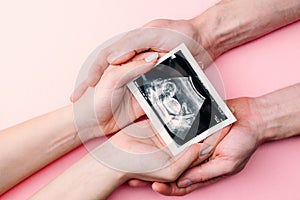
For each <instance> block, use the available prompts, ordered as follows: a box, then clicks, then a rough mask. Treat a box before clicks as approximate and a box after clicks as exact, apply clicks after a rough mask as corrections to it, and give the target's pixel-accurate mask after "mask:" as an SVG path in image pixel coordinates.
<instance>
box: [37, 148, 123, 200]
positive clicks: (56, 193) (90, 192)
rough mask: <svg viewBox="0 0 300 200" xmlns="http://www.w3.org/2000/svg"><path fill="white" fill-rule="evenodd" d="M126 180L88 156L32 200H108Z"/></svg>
mask: <svg viewBox="0 0 300 200" xmlns="http://www.w3.org/2000/svg"><path fill="white" fill-rule="evenodd" d="M125 180H126V176H125V174H124V173H121V172H117V171H115V170H113V169H110V168H108V167H106V166H104V165H102V164H101V163H100V162H99V161H97V160H96V159H95V158H93V157H92V155H91V154H88V155H86V156H85V157H84V158H82V159H81V160H80V161H78V162H77V163H76V164H75V165H73V166H72V167H71V168H69V169H68V170H66V171H65V172H64V173H63V174H61V175H60V176H59V177H57V178H56V179H55V180H54V181H52V182H51V183H50V184H48V185H47V186H46V187H44V188H43V189H42V190H40V191H39V192H38V193H36V194H35V195H34V196H33V197H31V200H44V199H64V200H69V199H70V200H77V199H78V200H81V199H85V200H93V199H106V198H107V197H108V196H109V195H110V194H111V193H112V192H113V191H114V190H115V189H116V188H117V187H118V186H119V185H120V184H122V183H123V182H124V181H125Z"/></svg>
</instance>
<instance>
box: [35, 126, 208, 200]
mask: <svg viewBox="0 0 300 200" xmlns="http://www.w3.org/2000/svg"><path fill="white" fill-rule="evenodd" d="M131 126H134V127H133V128H131ZM133 130H134V131H133ZM128 131H129V132H130V135H129V134H128V133H126V132H128ZM141 134H143V135H144V136H147V137H144V138H143V139H142V138H140V137H139V136H140V135H141ZM105 146H106V147H105ZM203 146H204V145H203V144H200V143H198V144H194V145H192V146H190V147H189V148H188V149H186V150H185V151H184V152H182V153H181V154H179V155H178V156H176V157H173V156H172V155H171V154H170V152H168V151H165V150H163V147H164V145H163V144H162V143H161V142H160V140H159V138H158V136H157V135H156V133H154V131H153V130H152V128H151V126H150V122H149V120H145V121H140V122H137V123H136V124H134V125H130V126H129V127H126V128H124V129H123V130H121V131H120V132H118V133H116V134H115V135H113V136H112V137H111V138H110V139H109V140H108V141H106V143H105V144H102V146H100V147H98V148H96V149H95V150H93V152H91V153H90V154H88V155H86V156H85V157H84V158H83V159H81V160H80V161H78V162H77V163H76V164H75V165H73V166H72V167H71V168H69V169H68V170H66V171H65V172H64V173H63V174H61V175H60V176H59V177H57V178H56V179H55V180H53V181H52V182H51V183H50V184H48V185H47V186H45V187H44V188H43V189H42V190H40V191H39V192H37V193H36V194H35V195H33V196H32V197H31V198H30V199H35V200H36V199H66V200H67V199H70V200H76V199H78V200H81V199H86V200H89V199H106V198H107V197H108V196H109V195H110V194H111V193H112V192H113V191H114V190H115V189H116V188H117V187H118V186H119V185H121V184H122V183H124V182H125V181H127V180H129V179H131V178H139V179H142V180H148V181H155V180H157V181H161V182H169V181H174V180H176V179H177V178H178V177H179V175H180V174H181V173H182V172H183V171H184V170H185V169H186V168H187V167H188V166H190V165H191V164H192V163H193V162H195V161H197V159H199V158H200V157H201V154H200V150H201V149H202V147H203ZM115 147H117V148H119V150H121V151H124V152H129V154H131V156H130V158H129V156H128V157H126V158H125V157H122V156H120V155H116V154H115V153H114V155H111V156H113V157H114V158H113V161H114V162H115V164H119V165H122V167H121V166H120V168H119V169H120V170H118V169H113V168H114V166H112V167H110V166H109V164H108V163H105V161H103V160H101V158H100V160H97V156H99V157H101V155H103V154H104V155H110V152H112V150H113V148H115ZM154 152H155V153H154ZM141 156H142V157H143V158H142V157H141ZM98 159H99V158H98ZM141 159H142V161H141ZM141 162H142V165H141ZM103 163H105V164H103ZM137 163H140V164H137ZM153 163H156V164H157V163H159V165H160V167H159V168H157V169H154V168H153V169H152V170H151V171H146V170H144V169H143V168H144V167H145V166H148V165H152V164H153ZM126 169H130V170H126ZM67 191H70V192H67Z"/></svg>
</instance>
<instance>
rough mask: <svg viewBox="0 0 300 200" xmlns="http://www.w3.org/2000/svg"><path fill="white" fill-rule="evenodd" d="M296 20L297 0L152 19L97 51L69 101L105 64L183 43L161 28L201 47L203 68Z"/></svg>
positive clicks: (248, 1) (242, 2)
mask: <svg viewBox="0 0 300 200" xmlns="http://www.w3.org/2000/svg"><path fill="white" fill-rule="evenodd" d="M299 19H300V2H299V1H298V0H285V1H282V0H223V1H220V2H219V3H218V4H216V5H215V6H212V7H211V8H209V9H208V10H206V11H205V12H204V13H202V14H200V15H199V16H196V17H194V18H192V19H189V20H167V19H158V20H153V21H151V22H149V23H147V24H145V25H144V26H143V27H141V28H138V29H136V30H133V31H130V32H128V33H127V34H126V35H125V36H124V37H122V38H121V39H120V40H118V41H117V42H115V43H113V44H112V45H110V46H108V47H107V48H105V49H104V50H103V51H101V52H100V53H99V55H98V58H97V60H96V61H95V62H94V64H93V65H92V66H91V68H90V71H89V76H88V78H87V79H86V80H85V81H83V82H82V83H81V84H80V85H79V86H78V88H77V89H76V90H75V91H74V93H73V94H72V96H71V100H72V101H73V102H75V101H77V100H78V99H79V98H80V97H81V96H82V94H83V93H84V92H85V91H86V90H87V88H88V87H94V86H95V85H96V84H97V82H98V81H99V80H100V78H101V76H102V74H103V72H104V71H105V69H106V68H107V66H108V64H109V63H112V64H121V63H125V62H127V61H128V60H130V59H131V58H132V57H134V56H135V55H136V54H138V53H139V52H141V51H145V50H150V51H159V52H166V51H168V50H171V49H173V48H175V47H176V46H177V45H178V44H180V43H181V42H184V40H185V39H184V38H183V37H180V36H179V37H178V35H176V34H175V33H172V32H171V31H163V29H164V30H174V31H176V32H179V33H182V34H184V35H185V36H186V37H187V38H190V39H191V40H194V41H195V42H196V43H198V44H199V45H200V46H202V47H203V48H204V49H205V50H206V51H207V52H208V55H206V53H205V52H202V53H203V54H204V55H203V56H200V57H199V59H200V60H198V61H201V62H202V61H203V62H204V64H205V65H204V66H203V67H204V68H205V67H207V64H208V62H209V61H211V60H215V59H217V58H218V57H219V56H220V55H221V54H223V53H225V52H227V51H228V50H230V49H232V48H235V47H237V46H240V45H242V44H244V43H246V42H249V41H252V40H254V39H257V38H259V37H261V36H263V35H265V34H267V33H269V32H271V31H274V30H276V29H278V28H280V27H283V26H286V25H288V24H290V23H293V22H295V21H297V20H299ZM155 28H157V29H155ZM170 38H171V39H170ZM187 46H188V48H189V49H190V51H191V52H192V54H193V55H194V56H199V55H195V54H199V52H198V51H196V52H195V49H194V48H193V46H189V45H187ZM196 59H197V58H196Z"/></svg>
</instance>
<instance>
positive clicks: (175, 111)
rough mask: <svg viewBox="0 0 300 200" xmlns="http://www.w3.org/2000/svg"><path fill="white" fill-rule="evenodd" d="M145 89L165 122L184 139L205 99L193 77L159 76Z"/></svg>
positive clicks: (174, 132)
mask: <svg viewBox="0 0 300 200" xmlns="http://www.w3.org/2000/svg"><path fill="white" fill-rule="evenodd" d="M144 89H145V94H146V96H147V97H148V99H149V101H150V102H151V103H152V106H153V107H154V108H155V110H156V111H157V112H158V113H159V116H160V117H161V119H162V121H163V122H164V124H165V125H166V126H167V127H168V129H169V130H170V131H171V132H172V133H173V134H174V135H176V136H177V137H179V138H181V139H182V140H184V139H185V137H186V135H187V133H188V132H189V130H190V128H191V126H192V124H193V123H194V120H195V118H196V116H197V114H198V113H199V110H200V108H201V106H202V104H203V102H204V100H205V97H203V96H202V95H201V94H200V93H199V92H198V91H197V90H196V89H195V87H194V84H193V82H192V79H191V77H172V78H167V79H161V78H158V79H156V80H153V81H152V82H151V83H150V84H147V85H146V86H145V88H144Z"/></svg>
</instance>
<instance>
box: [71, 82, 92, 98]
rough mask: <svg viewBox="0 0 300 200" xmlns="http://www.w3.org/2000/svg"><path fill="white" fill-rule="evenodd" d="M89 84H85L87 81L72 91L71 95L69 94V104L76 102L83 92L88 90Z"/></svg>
mask: <svg viewBox="0 0 300 200" xmlns="http://www.w3.org/2000/svg"><path fill="white" fill-rule="evenodd" d="M88 87H89V84H88V83H87V81H83V82H81V83H80V84H79V85H78V86H77V88H76V89H75V90H74V91H73V93H72V94H71V97H70V100H71V102H73V103H74V102H76V101H77V100H78V99H79V98H80V97H81V96H82V95H83V93H85V91H86V90H87V89H88Z"/></svg>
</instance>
